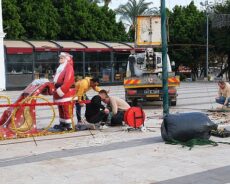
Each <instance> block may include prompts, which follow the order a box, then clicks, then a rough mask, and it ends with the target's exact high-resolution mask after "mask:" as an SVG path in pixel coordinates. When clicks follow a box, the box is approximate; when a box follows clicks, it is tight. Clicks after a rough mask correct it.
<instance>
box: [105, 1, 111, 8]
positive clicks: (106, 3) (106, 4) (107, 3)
mask: <svg viewBox="0 0 230 184" xmlns="http://www.w3.org/2000/svg"><path fill="white" fill-rule="evenodd" d="M111 1H112V0H104V6H106V7H108V6H109V3H111Z"/></svg>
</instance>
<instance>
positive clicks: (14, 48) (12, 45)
mask: <svg viewBox="0 0 230 184" xmlns="http://www.w3.org/2000/svg"><path fill="white" fill-rule="evenodd" d="M4 46H5V48H6V53H7V54H32V53H33V47H32V45H30V44H29V43H27V42H25V41H16V40H4Z"/></svg>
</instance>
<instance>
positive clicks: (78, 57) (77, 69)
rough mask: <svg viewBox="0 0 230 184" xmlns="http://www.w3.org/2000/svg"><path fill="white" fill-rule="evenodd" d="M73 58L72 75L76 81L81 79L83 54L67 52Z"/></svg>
mask: <svg viewBox="0 0 230 184" xmlns="http://www.w3.org/2000/svg"><path fill="white" fill-rule="evenodd" d="M69 53H70V54H71V55H72V56H73V61H74V73H75V78H76V80H78V79H81V78H83V75H84V71H83V52H76V51H75V52H73V51H71V52H69Z"/></svg>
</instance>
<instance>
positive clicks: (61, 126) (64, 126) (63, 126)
mask: <svg viewBox="0 0 230 184" xmlns="http://www.w3.org/2000/svg"><path fill="white" fill-rule="evenodd" d="M53 128H54V129H56V130H59V131H69V130H72V129H71V124H69V123H64V122H60V124H59V125H54V127H53Z"/></svg>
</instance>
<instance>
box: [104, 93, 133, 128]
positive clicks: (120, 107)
mask: <svg viewBox="0 0 230 184" xmlns="http://www.w3.org/2000/svg"><path fill="white" fill-rule="evenodd" d="M103 102H104V103H106V104H107V105H108V106H109V107H110V108H111V111H112V112H111V116H112V117H111V123H110V126H117V125H122V122H123V121H124V114H125V111H127V110H128V109H129V108H130V105H129V104H128V103H127V102H126V101H125V100H123V99H121V98H118V97H116V96H108V95H107V96H106V98H105V99H104V100H103Z"/></svg>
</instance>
